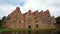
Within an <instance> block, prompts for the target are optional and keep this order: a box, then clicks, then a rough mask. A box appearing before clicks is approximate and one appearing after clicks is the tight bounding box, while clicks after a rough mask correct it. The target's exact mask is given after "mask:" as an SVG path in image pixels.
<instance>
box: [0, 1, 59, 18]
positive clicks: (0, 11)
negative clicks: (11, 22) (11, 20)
mask: <svg viewBox="0 0 60 34" xmlns="http://www.w3.org/2000/svg"><path fill="white" fill-rule="evenodd" d="M17 6H19V7H20V10H21V12H22V13H26V12H27V11H28V10H29V9H30V10H32V12H33V11H35V10H39V12H40V11H41V10H44V11H46V10H47V9H49V11H50V13H51V15H52V16H53V15H54V16H55V17H57V16H60V0H0V18H1V17H3V16H7V15H8V14H10V13H11V12H12V11H13V10H15V8H16V7H17Z"/></svg>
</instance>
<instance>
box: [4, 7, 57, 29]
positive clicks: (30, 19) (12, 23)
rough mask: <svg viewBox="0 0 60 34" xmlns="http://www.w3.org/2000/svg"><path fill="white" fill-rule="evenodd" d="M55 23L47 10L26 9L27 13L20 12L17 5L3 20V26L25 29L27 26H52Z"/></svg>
mask: <svg viewBox="0 0 60 34" xmlns="http://www.w3.org/2000/svg"><path fill="white" fill-rule="evenodd" d="M54 23H56V21H55V18H54V16H53V17H51V15H50V13H49V10H47V11H45V12H43V10H41V12H38V10H37V11H34V12H32V11H31V10H28V12H27V13H24V14H22V13H21V10H20V8H19V7H17V8H16V9H15V10H14V11H13V12H12V13H11V14H9V15H8V16H7V19H6V20H5V21H4V22H3V27H4V28H11V29H27V28H54V27H55V25H54Z"/></svg>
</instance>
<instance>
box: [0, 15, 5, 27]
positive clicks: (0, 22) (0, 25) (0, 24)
mask: <svg viewBox="0 0 60 34" xmlns="http://www.w3.org/2000/svg"><path fill="white" fill-rule="evenodd" d="M4 20H6V16H3V17H2V19H0V28H2V23H3V21H4Z"/></svg>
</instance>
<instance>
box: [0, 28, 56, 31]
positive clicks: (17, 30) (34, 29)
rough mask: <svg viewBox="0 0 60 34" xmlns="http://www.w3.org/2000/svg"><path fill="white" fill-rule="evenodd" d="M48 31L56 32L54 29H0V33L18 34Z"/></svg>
mask: <svg viewBox="0 0 60 34" xmlns="http://www.w3.org/2000/svg"><path fill="white" fill-rule="evenodd" d="M46 30H48V31H50V30H56V28H47V29H46V28H35V29H21V30H12V29H0V32H20V31H46Z"/></svg>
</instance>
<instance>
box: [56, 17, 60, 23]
mask: <svg viewBox="0 0 60 34" xmlns="http://www.w3.org/2000/svg"><path fill="white" fill-rule="evenodd" d="M56 23H57V24H60V16H58V17H56Z"/></svg>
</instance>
